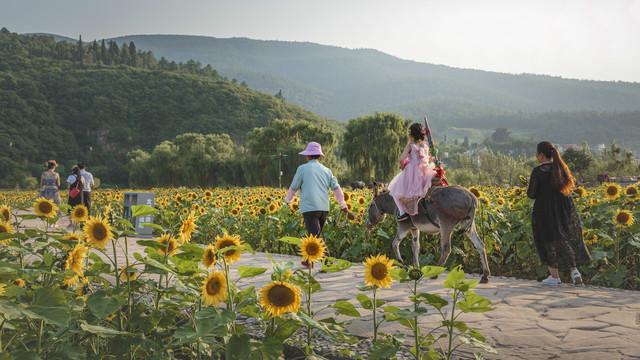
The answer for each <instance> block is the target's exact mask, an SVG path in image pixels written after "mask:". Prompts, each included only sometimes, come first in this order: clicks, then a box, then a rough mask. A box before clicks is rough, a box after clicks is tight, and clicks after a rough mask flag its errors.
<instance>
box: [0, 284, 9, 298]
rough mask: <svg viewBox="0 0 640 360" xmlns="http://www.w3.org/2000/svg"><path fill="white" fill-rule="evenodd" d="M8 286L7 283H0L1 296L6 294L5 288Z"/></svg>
mask: <svg viewBox="0 0 640 360" xmlns="http://www.w3.org/2000/svg"><path fill="white" fill-rule="evenodd" d="M6 286H7V284H0V296H2V295H4V289H5V287H6Z"/></svg>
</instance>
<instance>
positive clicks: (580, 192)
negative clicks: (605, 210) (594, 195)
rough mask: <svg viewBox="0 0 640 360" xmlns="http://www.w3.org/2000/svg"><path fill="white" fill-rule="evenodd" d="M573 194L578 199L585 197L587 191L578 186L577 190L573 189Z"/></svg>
mask: <svg viewBox="0 0 640 360" xmlns="http://www.w3.org/2000/svg"><path fill="white" fill-rule="evenodd" d="M573 193H574V194H576V195H578V197H580V198H583V197H586V196H587V191H586V190H585V189H584V188H583V187H582V186H578V187H577V188H575V189H573Z"/></svg>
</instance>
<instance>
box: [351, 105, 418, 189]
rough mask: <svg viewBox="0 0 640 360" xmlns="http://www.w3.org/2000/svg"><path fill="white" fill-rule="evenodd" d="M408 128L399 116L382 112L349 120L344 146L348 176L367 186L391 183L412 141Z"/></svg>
mask: <svg viewBox="0 0 640 360" xmlns="http://www.w3.org/2000/svg"><path fill="white" fill-rule="evenodd" d="M409 125H411V122H410V121H409V120H405V119H404V118H403V117H401V116H399V115H396V114H391V113H379V112H376V113H374V114H373V115H367V116H361V117H359V118H357V119H351V120H349V123H348V124H347V129H346V132H345V134H344V143H343V145H342V158H343V159H344V160H345V161H346V162H347V165H348V166H349V168H350V173H349V176H350V177H352V178H353V180H363V181H365V182H371V181H373V180H378V181H383V182H389V181H391V179H392V178H393V176H394V175H395V174H396V173H397V172H398V171H399V169H398V158H399V157H400V154H401V153H402V150H403V149H404V147H405V146H406V144H407V142H408V141H409V138H408V134H409V132H408V131H409V130H408V129H409Z"/></svg>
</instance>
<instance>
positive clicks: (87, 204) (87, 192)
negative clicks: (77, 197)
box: [82, 191, 91, 216]
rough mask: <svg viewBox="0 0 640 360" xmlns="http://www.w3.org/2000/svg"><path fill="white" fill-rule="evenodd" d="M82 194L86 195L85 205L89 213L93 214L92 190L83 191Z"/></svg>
mask: <svg viewBox="0 0 640 360" xmlns="http://www.w3.org/2000/svg"><path fill="white" fill-rule="evenodd" d="M82 195H83V196H84V200H83V203H84V206H86V207H87V214H88V215H89V216H91V191H83V192H82Z"/></svg>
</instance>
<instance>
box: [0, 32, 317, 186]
mask: <svg viewBox="0 0 640 360" xmlns="http://www.w3.org/2000/svg"><path fill="white" fill-rule="evenodd" d="M125 45H126V44H125ZM100 47H101V46H100V45H96V44H95V43H94V44H91V43H88V44H83V45H82V46H79V45H78V44H69V43H67V42H58V43H56V42H55V41H54V40H53V39H52V38H51V37H47V36H20V35H17V34H13V33H10V32H9V31H8V30H7V29H2V30H1V31H0V125H1V126H0V168H2V169H3V171H2V173H1V174H0V187H5V188H6V187H13V186H15V184H16V183H22V182H23V181H24V179H25V178H26V177H28V176H34V177H38V178H39V175H40V173H41V172H42V171H44V169H45V168H44V163H45V162H46V161H47V160H48V159H52V158H53V159H56V160H57V161H58V162H59V163H61V164H62V166H61V168H60V169H59V170H60V173H61V174H66V172H67V171H68V170H69V169H70V167H71V165H72V164H74V163H76V162H77V161H85V162H87V163H88V164H90V165H91V170H92V171H93V173H94V175H95V176H97V177H99V178H101V179H102V181H103V182H105V183H110V184H126V183H127V171H126V166H125V164H126V158H125V157H126V153H127V152H128V151H130V150H132V149H135V148H140V149H142V150H144V151H151V150H152V149H153V148H154V146H156V145H158V144H159V143H161V142H162V141H164V140H168V139H173V138H174V137H175V136H176V135H179V134H183V133H202V134H221V133H226V134H228V135H230V136H231V139H232V140H233V141H234V142H236V143H239V144H243V143H244V141H245V135H246V133H247V132H248V131H250V130H253V129H254V128H256V127H263V126H266V125H268V124H270V123H271V122H273V121H274V120H275V119H292V120H309V121H314V122H320V123H325V122H327V120H326V119H324V118H322V117H320V116H318V115H315V114H313V113H311V112H309V111H307V110H305V109H303V108H301V107H298V106H295V105H291V104H288V103H286V102H284V101H282V100H279V99H277V98H276V97H274V96H271V95H268V94H264V93H260V92H257V91H255V90H252V89H249V88H248V87H246V86H242V85H238V84H235V83H233V82H230V81H228V80H226V79H224V78H223V77H221V76H220V75H218V74H217V73H216V71H215V70H213V69H211V67H208V66H205V67H202V65H201V64H199V63H195V62H193V61H192V62H188V63H186V64H175V63H168V64H164V65H163V64H162V62H158V61H157V60H156V59H155V58H153V56H152V54H151V53H148V52H142V51H138V52H136V51H135V45H134V44H129V46H128V48H129V49H131V48H133V51H131V52H127V51H126V50H127V47H126V46H123V47H119V49H117V51H118V55H117V56H115V55H114V56H115V57H114V56H111V55H108V54H110V53H111V54H112V55H113V54H115V52H116V49H115V48H116V47H118V46H115V45H113V44H111V46H109V47H107V48H106V51H101V49H100ZM105 47H106V46H105ZM78 49H80V50H78ZM105 54H106V55H105ZM134 54H135V56H134ZM102 56H104V58H102ZM105 63H110V64H111V65H107V64H105ZM163 67H164V68H167V69H169V68H170V69H171V71H169V70H162V68H163Z"/></svg>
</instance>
